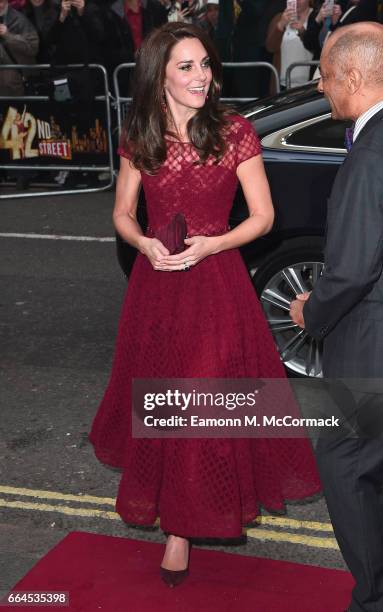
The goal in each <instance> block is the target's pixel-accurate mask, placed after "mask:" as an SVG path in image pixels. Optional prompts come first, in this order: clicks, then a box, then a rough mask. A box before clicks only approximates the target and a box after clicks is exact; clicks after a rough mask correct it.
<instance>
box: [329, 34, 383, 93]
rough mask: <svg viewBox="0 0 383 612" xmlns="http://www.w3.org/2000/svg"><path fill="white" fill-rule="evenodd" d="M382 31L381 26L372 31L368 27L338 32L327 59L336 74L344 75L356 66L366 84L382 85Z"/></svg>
mask: <svg viewBox="0 0 383 612" xmlns="http://www.w3.org/2000/svg"><path fill="white" fill-rule="evenodd" d="M382 31H383V28H382V29H380V28H379V29H378V28H376V31H374V28H371V27H370V28H368V29H367V28H366V29H363V30H359V31H356V30H355V29H353V30H352V31H348V32H345V33H344V34H340V35H339V36H338V37H337V40H336V41H335V42H334V44H333V45H332V46H331V48H330V50H329V53H328V61H329V62H330V64H332V65H333V66H334V68H335V71H336V73H337V75H338V76H340V75H342V76H344V75H345V74H346V73H347V72H348V71H349V70H351V69H352V68H357V69H358V70H360V72H361V74H362V76H363V78H364V80H365V82H366V84H367V85H371V86H380V85H383V35H382ZM330 40H331V39H330Z"/></svg>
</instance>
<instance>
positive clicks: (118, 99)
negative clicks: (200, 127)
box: [113, 62, 281, 136]
mask: <svg viewBox="0 0 383 612" xmlns="http://www.w3.org/2000/svg"><path fill="white" fill-rule="evenodd" d="M135 65H136V64H135V63H126V64H120V65H119V66H117V68H116V69H115V71H114V73H113V86H114V93H115V104H116V110H117V125H118V134H119V136H120V135H121V129H122V123H123V120H124V118H125V114H126V111H127V109H128V107H129V104H130V103H131V101H132V98H131V97H127V96H122V95H121V91H120V83H119V75H120V73H121V71H123V70H128V69H129V70H132V69H133V68H134V67H135ZM222 66H223V67H224V68H266V69H267V70H270V72H271V73H272V76H273V78H274V80H275V89H276V92H277V93H279V92H280V90H281V88H280V81H279V75H278V71H277V69H276V68H275V66H273V65H272V64H269V63H268V62H223V64H222ZM255 99H256V98H254V97H252V98H234V97H232V98H221V100H222V102H251V100H255Z"/></svg>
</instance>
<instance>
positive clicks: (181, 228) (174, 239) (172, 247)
mask: <svg viewBox="0 0 383 612" xmlns="http://www.w3.org/2000/svg"><path fill="white" fill-rule="evenodd" d="M186 235H187V230H186V221H185V217H184V216H183V214H182V213H177V214H176V215H174V217H173V219H172V220H171V221H170V222H169V223H168V224H167V225H164V227H161V228H160V229H159V230H157V232H156V233H155V237H156V238H158V240H160V241H161V242H162V244H163V245H164V246H165V247H166V248H167V249H168V251H169V253H170V255H175V254H176V253H182V251H184V250H185V249H186V245H185V243H184V240H185V238H186Z"/></svg>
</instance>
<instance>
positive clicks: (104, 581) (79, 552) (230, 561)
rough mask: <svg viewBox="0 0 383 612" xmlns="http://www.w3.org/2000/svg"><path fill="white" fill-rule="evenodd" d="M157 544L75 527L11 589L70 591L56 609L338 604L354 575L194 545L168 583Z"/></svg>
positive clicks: (326, 610)
mask: <svg viewBox="0 0 383 612" xmlns="http://www.w3.org/2000/svg"><path fill="white" fill-rule="evenodd" d="M163 549H164V547H163V545H162V544H153V543H151V542H142V541H138V540H130V539H126V538H115V537H109V536H103V535H97V534H92V533H85V532H77V531H74V532H72V533H70V534H68V535H67V536H66V537H65V538H64V539H63V540H62V541H61V542H59V543H58V544H57V545H56V546H55V547H54V548H52V550H50V551H49V552H48V554H47V555H46V556H45V557H43V558H42V559H41V560H40V561H39V562H38V563H37V564H36V565H35V566H34V567H33V568H32V570H31V571H30V572H29V573H28V574H27V575H26V576H25V577H24V578H22V579H21V580H20V581H19V582H18V583H17V584H16V585H15V586H14V587H13V590H23V591H27V590H35V591H39V590H40V591H41V590H44V591H53V590H63V591H70V606H69V608H68V607H65V608H61V607H60V608H55V609H62V610H75V611H76V612H80V611H81V612H97V611H98V610H102V611H104V612H130V611H132V612H151V611H155V612H157V611H165V610H166V612H175V611H177V612H189V611H190V612H192V611H193V612H195V611H196V610H202V611H204V612H215V611H217V612H229V611H230V612H237V611H238V612H250V611H251V612H342V611H343V610H344V608H345V607H347V604H348V603H349V599H350V593H351V589H352V586H353V580H352V578H351V576H350V574H348V573H347V572H343V571H340V570H329V569H322V568H320V567H312V566H307V565H300V564H296V563H287V562H284V561H272V560H269V559H259V558H256V557H247V556H243V555H237V554H232V553H224V552H217V551H214V550H202V549H197V548H193V549H192V551H191V559H190V566H191V573H190V575H189V578H187V580H186V582H185V583H183V584H182V585H180V586H179V587H177V588H175V589H169V588H168V587H167V586H166V585H165V584H163V583H162V582H161V580H160V578H159V571H158V568H157V566H159V565H160V562H161V559H162V555H163ZM6 609H11V608H10V607H8V606H6V607H4V608H3V607H0V610H6ZM15 609H16V608H12V610H15ZM19 609H20V610H24V611H25V610H28V611H30V612H36V610H37V609H38V608H36V607H31V606H22V607H21V608H19ZM40 609H42V608H40ZM44 609H47V608H46V607H44ZM48 609H53V608H52V607H51V606H49V608H48Z"/></svg>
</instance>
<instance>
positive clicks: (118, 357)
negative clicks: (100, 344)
mask: <svg viewBox="0 0 383 612" xmlns="http://www.w3.org/2000/svg"><path fill="white" fill-rule="evenodd" d="M227 138H228V148H227V151H226V153H225V155H224V157H223V159H222V160H221V161H220V163H219V164H218V165H214V164H213V163H212V162H213V161H214V160H208V162H207V163H206V164H205V165H204V166H198V165H193V163H192V162H193V161H194V160H197V159H198V155H197V153H196V152H195V150H194V149H193V146H192V145H191V144H190V143H179V142H170V141H169V143H168V145H167V146H168V155H167V159H166V162H165V163H164V164H163V166H162V167H161V169H160V171H159V172H158V174H156V175H155V176H150V175H148V174H146V173H142V182H143V188H144V191H145V196H146V202H147V210H148V218H149V227H148V231H147V235H153V231H154V230H156V229H157V228H159V227H161V226H163V225H164V224H166V223H168V222H169V220H170V219H171V218H172V217H173V215H174V214H175V213H177V212H182V213H183V214H184V215H185V217H186V222H187V229H188V235H189V237H191V236H195V235H205V236H212V235H219V234H222V233H224V232H226V231H227V230H228V217H229V213H230V210H231V207H232V203H233V198H234V193H235V190H236V187H237V184H238V179H237V176H236V168H237V166H238V164H240V163H241V162H243V161H244V160H246V159H249V158H251V157H252V156H255V155H259V154H260V153H261V146H260V142H259V140H258V137H257V135H256V133H255V132H254V129H253V127H252V125H251V124H250V123H249V122H248V121H247V120H246V119H244V118H242V117H240V116H237V115H235V116H233V117H232V118H231V123H230V130H229V135H228V137H227ZM119 153H120V154H121V155H124V156H125V157H129V156H128V154H127V152H126V151H125V150H124V149H119ZM284 376H285V372H284V368H283V366H282V362H281V360H280V357H279V355H278V353H277V350H276V348H275V345H274V341H273V338H272V335H271V332H270V331H269V328H268V324H267V322H266V319H265V317H264V315H263V311H262V307H261V305H260V303H259V301H258V298H257V296H256V293H255V291H254V288H253V286H252V283H251V280H250V278H249V275H248V272H247V270H246V267H245V264H244V263H243V261H242V258H241V255H240V253H239V251H238V250H237V249H231V250H227V251H224V252H221V253H219V254H217V255H211V256H209V257H207V258H205V259H204V260H202V261H201V262H200V263H198V264H197V265H196V266H194V267H191V269H190V271H188V272H184V271H176V272H164V271H156V270H154V269H153V267H152V265H151V264H150V262H149V260H148V259H147V258H146V257H145V256H144V255H142V254H141V253H139V254H138V255H137V259H136V261H135V264H134V267H133V270H132V273H131V277H130V279H129V284H128V288H127V291H126V296H125V301H124V305H123V309H122V314H121V319H120V323H119V329H118V337H117V343H116V350H115V356H114V362H113V368H112V373H111V377H110V380H109V384H108V386H107V389H106V391H105V395H104V397H103V400H102V402H101V405H100V407H99V409H98V412H97V414H96V416H95V419H94V422H93V425H92V429H91V433H90V435H89V437H90V440H91V442H92V444H93V445H94V449H95V453H96V456H97V457H98V459H99V460H100V461H101V462H103V463H105V464H107V465H110V466H114V467H120V468H123V474H122V478H121V482H120V485H119V490H118V496H117V500H116V511H117V512H118V513H119V514H120V516H121V517H122V518H123V519H124V520H125V521H126V522H128V523H134V524H136V525H152V524H153V523H154V522H155V520H156V517H158V516H159V517H160V525H161V528H162V529H163V530H164V531H166V532H170V533H174V534H176V535H179V536H190V537H193V536H194V537H238V536H240V535H241V533H242V526H243V525H245V524H247V523H249V522H251V521H252V520H254V519H255V518H256V516H257V515H258V514H259V508H260V506H261V505H262V506H263V507H265V508H266V509H268V510H270V511H276V512H279V513H280V512H284V509H285V506H284V501H285V500H301V499H303V498H305V497H309V496H312V495H314V494H316V493H318V492H319V491H320V488H321V487H320V482H319V476H318V473H317V469H316V464H315V460H314V456H313V453H312V450H311V445H310V443H309V442H308V441H306V440H302V439H255V438H253V439H251V438H249V439H244V438H241V439H239V438H236V439H235V438H225V439H222V438H221V439H206V438H205V439H170V438H168V439H142V438H141V439H138V438H132V436H131V382H132V379H133V378H135V377H136V378H156V377H160V378H193V377H199V378H207V377H217V378H218V377H220V378H243V377H247V378H253V377H254V378H257V377H263V378H282V377H284Z"/></svg>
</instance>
